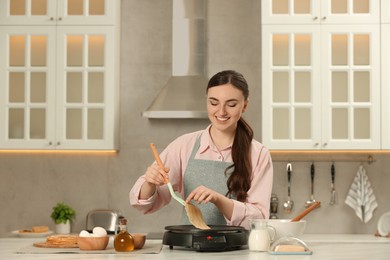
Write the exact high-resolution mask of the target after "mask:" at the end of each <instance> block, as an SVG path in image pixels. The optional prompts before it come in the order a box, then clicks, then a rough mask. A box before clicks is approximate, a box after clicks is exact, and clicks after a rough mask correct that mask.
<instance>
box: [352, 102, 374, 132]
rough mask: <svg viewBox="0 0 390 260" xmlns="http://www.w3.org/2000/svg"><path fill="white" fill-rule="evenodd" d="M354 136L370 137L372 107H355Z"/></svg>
mask: <svg viewBox="0 0 390 260" xmlns="http://www.w3.org/2000/svg"><path fill="white" fill-rule="evenodd" d="M353 121H354V126H353V127H354V128H353V129H354V138H355V139H369V138H370V137H371V133H370V125H371V124H370V122H371V119H370V109H369V108H355V110H354V119H353Z"/></svg>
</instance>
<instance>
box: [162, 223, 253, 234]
mask: <svg viewBox="0 0 390 260" xmlns="http://www.w3.org/2000/svg"><path fill="white" fill-rule="evenodd" d="M209 227H210V229H199V228H196V227H194V226H193V225H177V226H166V227H165V230H168V231H171V232H175V233H187V234H203V233H210V232H213V233H214V232H218V233H234V232H240V231H245V230H246V229H245V228H243V227H240V226H226V225H209Z"/></svg>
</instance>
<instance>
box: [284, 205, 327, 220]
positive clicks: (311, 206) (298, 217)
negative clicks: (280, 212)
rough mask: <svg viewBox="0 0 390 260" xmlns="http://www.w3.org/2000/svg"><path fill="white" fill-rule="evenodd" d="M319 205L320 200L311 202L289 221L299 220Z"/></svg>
mask: <svg viewBox="0 0 390 260" xmlns="http://www.w3.org/2000/svg"><path fill="white" fill-rule="evenodd" d="M320 205H321V202H320V201H315V202H314V203H313V204H311V205H310V207H308V208H307V209H305V210H304V211H303V212H302V213H301V214H299V215H298V216H296V217H295V218H293V219H292V220H291V222H295V221H300V220H301V219H302V218H303V217H304V216H306V215H307V214H309V213H310V212H311V211H312V210H313V209H315V208H317V207H319V206H320Z"/></svg>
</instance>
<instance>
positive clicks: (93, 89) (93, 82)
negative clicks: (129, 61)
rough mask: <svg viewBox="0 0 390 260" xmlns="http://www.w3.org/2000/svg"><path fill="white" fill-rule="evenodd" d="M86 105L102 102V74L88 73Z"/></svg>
mask: <svg viewBox="0 0 390 260" xmlns="http://www.w3.org/2000/svg"><path fill="white" fill-rule="evenodd" d="M88 79H89V80H88V103H103V102H104V73H103V72H90V73H88Z"/></svg>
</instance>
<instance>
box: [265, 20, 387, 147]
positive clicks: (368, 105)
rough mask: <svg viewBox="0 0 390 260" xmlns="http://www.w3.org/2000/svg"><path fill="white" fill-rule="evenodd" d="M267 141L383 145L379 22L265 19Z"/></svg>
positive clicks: (293, 144) (274, 144)
mask: <svg viewBox="0 0 390 260" xmlns="http://www.w3.org/2000/svg"><path fill="white" fill-rule="evenodd" d="M262 33H263V35H262V50H263V54H262V59H263V63H262V80H263V81H262V126H263V127H262V133H263V138H262V142H263V143H264V144H265V145H266V146H268V147H269V148H270V149H307V150H318V149H320V150H322V149H324V150H331V149H332V150H333V149H379V148H380V60H379V58H380V50H379V46H380V37H379V33H380V32H379V25H375V24H373V25H356V24H343V25H315V24H314V25H313V24H309V25H305V26H302V25H287V24H285V25H263V27H262Z"/></svg>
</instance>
